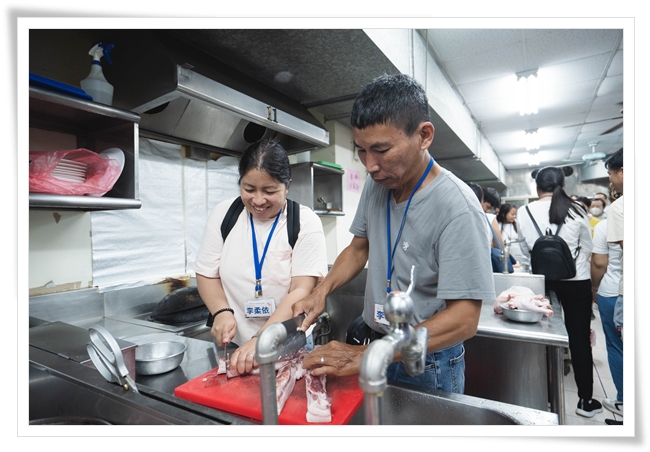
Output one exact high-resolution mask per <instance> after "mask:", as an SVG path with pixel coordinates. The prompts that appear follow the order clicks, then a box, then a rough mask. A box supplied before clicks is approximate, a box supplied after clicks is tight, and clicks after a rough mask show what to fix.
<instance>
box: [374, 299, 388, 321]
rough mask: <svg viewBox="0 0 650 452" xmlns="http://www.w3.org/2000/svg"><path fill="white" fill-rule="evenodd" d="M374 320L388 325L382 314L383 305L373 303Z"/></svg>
mask: <svg viewBox="0 0 650 452" xmlns="http://www.w3.org/2000/svg"><path fill="white" fill-rule="evenodd" d="M375 322H376V323H381V324H383V325H390V324H389V323H388V320H386V317H385V316H384V305H383V304H379V303H375Z"/></svg>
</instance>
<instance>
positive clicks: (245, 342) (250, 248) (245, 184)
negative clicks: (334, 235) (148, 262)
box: [194, 140, 327, 373]
mask: <svg viewBox="0 0 650 452" xmlns="http://www.w3.org/2000/svg"><path fill="white" fill-rule="evenodd" d="M239 176H240V178H239V186H240V197H241V201H242V203H243V205H244V209H243V210H242V211H241V213H240V214H239V216H238V217H237V220H236V223H235V224H234V226H233V228H232V230H230V232H229V234H228V235H227V240H225V241H224V239H223V238H222V235H221V225H222V222H223V220H224V218H225V216H226V213H227V211H228V209H229V208H230V206H231V205H232V203H233V201H235V200H236V199H237V198H231V199H228V200H225V201H223V202H221V203H219V204H218V205H217V206H216V207H215V208H214V209H213V210H212V212H211V214H210V216H209V218H208V221H207V224H206V228H205V233H204V236H203V241H202V243H201V247H200V249H199V252H198V255H197V258H196V262H195V264H194V271H195V272H196V281H197V287H198V289H199V294H200V295H201V298H202V299H203V302H204V303H205V305H206V306H207V308H208V310H209V311H210V319H209V320H208V324H210V320H211V321H212V326H211V333H212V336H213V337H214V340H215V342H216V344H217V347H219V348H223V347H224V346H227V345H228V344H231V345H238V346H239V347H238V348H237V350H235V352H234V353H233V354H232V355H231V357H230V366H231V368H233V369H234V368H235V367H236V369H237V371H238V372H239V373H248V372H250V371H251V370H252V369H253V368H255V367H257V363H256V362H255V361H254V356H255V344H256V342H257V336H258V334H259V333H260V332H261V331H262V330H263V329H264V328H265V327H266V326H268V325H270V324H271V323H275V322H282V321H284V320H287V319H289V318H291V317H292V311H291V307H292V305H293V303H295V302H296V301H298V300H300V299H301V298H303V297H305V296H307V295H308V294H309V293H311V291H312V290H313V288H314V287H316V284H317V283H318V281H319V279H322V278H323V277H325V275H326V274H327V254H326V248H325V235H324V233H323V227H322V224H321V222H320V219H319V218H318V217H317V216H316V214H315V213H314V212H313V211H312V210H311V209H309V208H308V207H306V206H300V208H299V212H300V233H299V234H298V238H297V241H296V243H295V245H294V246H293V248H292V247H291V245H290V243H289V238H288V232H287V231H288V228H287V193H288V191H289V184H290V182H291V167H290V165H289V159H288V157H287V154H286V151H285V150H284V148H283V147H282V146H281V145H280V144H279V143H277V142H275V141H272V140H263V141H261V142H258V143H255V144H253V145H251V146H250V147H249V148H248V149H247V150H246V151H245V152H244V154H243V155H242V157H241V160H240V162H239Z"/></svg>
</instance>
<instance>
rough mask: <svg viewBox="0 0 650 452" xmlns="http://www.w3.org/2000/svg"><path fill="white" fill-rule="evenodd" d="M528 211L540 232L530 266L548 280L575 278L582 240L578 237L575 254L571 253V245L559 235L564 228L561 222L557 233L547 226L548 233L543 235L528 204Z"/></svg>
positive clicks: (536, 273) (534, 272)
mask: <svg viewBox="0 0 650 452" xmlns="http://www.w3.org/2000/svg"><path fill="white" fill-rule="evenodd" d="M526 211H527V212H528V215H529V216H530V219H531V220H532V221H533V225H534V226H535V229H537V233H538V234H539V238H538V239H537V240H535V243H534V245H533V249H532V251H531V253H530V266H531V268H532V271H533V274H535V275H544V277H545V278H546V280H547V281H557V280H560V279H571V278H573V277H574V276H575V275H576V262H575V259H576V258H577V257H578V253H580V240H579V239H578V247H577V248H576V254H575V256H573V255H571V250H570V249H569V246H568V245H567V244H566V242H565V241H564V239H563V238H562V237H560V236H559V235H558V234H559V233H560V229H561V228H562V225H561V224H560V225H559V226H558V227H557V230H556V231H555V235H553V233H552V232H551V229H550V228H546V235H543V234H542V231H540V229H539V226H538V225H537V222H536V221H535V219H534V218H533V215H532V214H531V213H530V209H529V208H528V206H526Z"/></svg>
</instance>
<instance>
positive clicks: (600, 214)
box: [589, 198, 607, 237]
mask: <svg viewBox="0 0 650 452" xmlns="http://www.w3.org/2000/svg"><path fill="white" fill-rule="evenodd" d="M589 215H591V216H590V217H589V226H591V236H592V237H593V236H594V228H595V227H596V225H597V224H598V222H599V221H602V220H604V219H605V218H607V214H605V204H604V203H603V200H602V199H600V198H594V199H592V200H591V204H590V205H589Z"/></svg>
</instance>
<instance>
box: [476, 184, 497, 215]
mask: <svg viewBox="0 0 650 452" xmlns="http://www.w3.org/2000/svg"><path fill="white" fill-rule="evenodd" d="M481 205H482V206H483V210H484V211H485V213H487V214H492V215H496V214H497V213H499V208H500V207H501V196H500V195H499V192H498V191H496V189H494V188H492V187H485V188H484V189H483V202H482V203H481Z"/></svg>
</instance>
